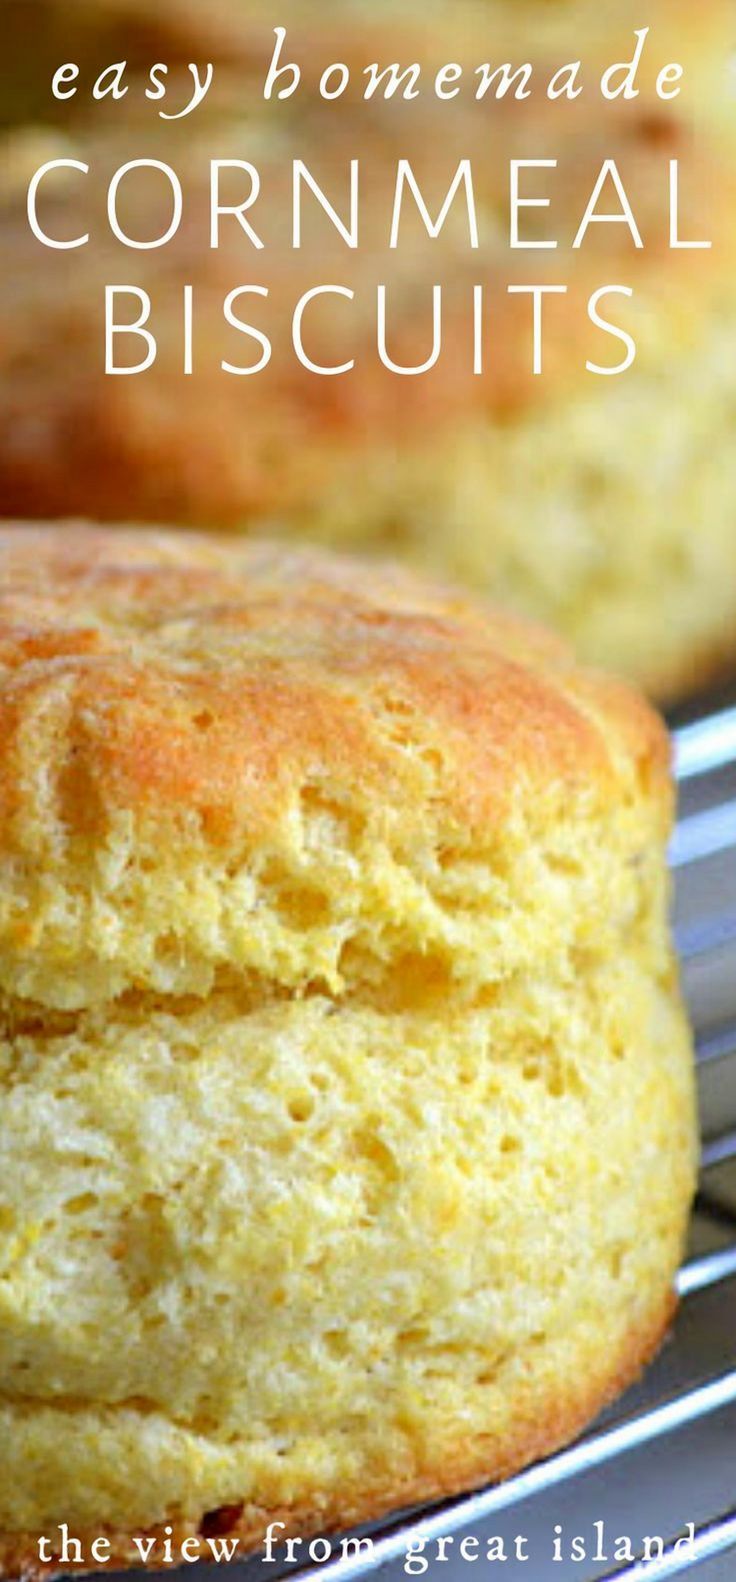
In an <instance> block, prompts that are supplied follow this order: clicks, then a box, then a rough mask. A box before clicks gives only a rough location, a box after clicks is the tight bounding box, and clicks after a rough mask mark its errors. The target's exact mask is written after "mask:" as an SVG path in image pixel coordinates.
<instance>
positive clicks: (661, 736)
mask: <svg viewBox="0 0 736 1582" xmlns="http://www.w3.org/2000/svg"><path fill="white" fill-rule="evenodd" d="M0 589H1V591H0V666H1V668H0V764H1V765H2V768H1V769H0V879H1V881H2V882H1V884H0V993H4V994H6V995H9V996H11V997H13V999H17V1000H21V1001H23V1000H25V1001H29V1000H30V1001H36V1002H38V1003H40V1004H44V1005H47V1006H52V1007H56V1008H57V1009H62V1010H64V1009H76V1008H79V1007H82V1006H86V1005H90V1004H93V1003H97V1002H99V1001H104V1000H106V999H109V998H110V997H111V996H116V995H120V994H125V993H129V992H135V991H137V992H141V991H153V992H156V993H158V994H162V993H166V994H168V993H170V994H180V993H187V994H188V993H197V994H201V993H209V992H211V991H212V989H213V986H216V984H217V983H218V982H219V981H221V980H222V978H223V975H224V977H225V978H226V979H227V978H228V974H232V973H236V974H237V975H238V980H239V981H240V982H241V983H242V982H243V981H245V978H246V977H247V978H248V980H249V981H252V980H253V978H254V977H255V978H259V979H260V978H262V977H263V975H264V974H265V975H266V976H267V977H268V980H269V982H270V983H271V985H272V986H274V985H275V986H277V987H278V989H279V991H289V992H291V991H294V990H299V991H301V990H303V989H304V988H305V987H306V986H309V985H312V986H313V985H314V984H315V983H317V984H318V985H321V986H324V985H327V986H328V987H329V988H330V991H331V992H340V991H341V988H342V987H343V986H344V984H345V982H346V981H347V978H348V977H349V975H350V970H351V969H350V962H351V961H353V963H354V962H355V961H356V960H357V959H358V958H360V960H361V961H363V963H365V960H366V959H367V955H366V953H367V954H368V955H370V954H371V952H375V951H376V950H378V953H379V955H381V953H383V954H382V955H381V959H382V960H387V959H388V958H389V957H392V958H394V957H395V958H396V959H399V958H400V959H402V960H406V959H408V958H409V957H410V956H413V955H414V956H416V955H420V956H421V955H423V954H426V952H427V951H428V950H430V949H434V948H435V946H436V945H437V941H438V940H439V939H440V938H441V939H442V940H443V941H444V945H443V950H444V951H445V957H444V959H445V964H446V965H448V966H449V968H450V969H451V970H455V968H456V967H457V966H458V964H459V963H460V962H461V961H462V960H463V959H464V953H465V952H466V945H467V944H468V940H469V939H470V934H467V931H466V930H465V924H466V923H467V926H468V928H469V929H470V930H471V932H472V930H473V929H474V928H475V923H474V922H473V918H474V917H475V916H476V915H477V917H481V914H482V910H483V908H484V907H485V910H486V912H487V913H488V915H489V916H490V915H491V914H495V913H498V914H499V916H500V915H501V914H502V913H503V910H504V902H503V894H504V893H505V892H504V890H503V886H504V885H506V886H508V885H509V884H510V885H511V886H512V889H513V891H514V893H516V891H517V890H518V888H519V886H521V888H522V889H525V890H526V892H527V893H526V895H522V896H521V901H522V905H526V904H527V901H528V904H529V906H532V904H534V905H536V904H537V903H536V901H534V902H533V896H534V895H535V894H536V891H535V884H536V883H537V880H538V879H539V877H540V876H539V874H537V875H536V878H534V875H533V874H532V872H531V869H530V870H529V872H528V874H527V878H526V880H524V877H523V864H524V863H529V862H530V861H532V860H534V861H536V860H537V858H538V857H540V855H541V854H544V862H545V879H544V886H543V890H544V893H545V894H546V895H547V900H551V901H553V902H554V905H555V906H557V905H558V904H559V906H560V907H562V906H563V903H564V895H563V891H564V890H565V889H566V887H568V886H569V884H570V883H571V882H572V883H574V885H575V887H576V889H577V890H579V891H580V893H581V894H582V892H583V891H586V893H588V896H589V905H590V906H591V907H593V909H594V910H595V908H596V907H598V905H599V901H600V896H598V897H597V898H596V895H595V893H594V892H595V888H596V886H595V883H594V877H595V864H596V863H599V861H602V860H603V855H605V861H606V864H607V867H608V868H609V869H612V871H613V869H615V870H616V871H618V869H619V868H620V869H621V870H623V869H624V868H626V869H627V871H630V872H631V873H633V872H634V870H635V869H636V867H637V864H638V865H639V868H641V864H642V862H645V861H646V860H648V857H649V856H651V855H652V854H654V859H655V860H656V862H657V863H658V864H660V865H661V863H662V848H663V842H664V839H665V837H666V831H667V829H668V827H669V819H670V812H671V795H670V776H669V754H668V746H667V739H666V735H665V732H664V729H663V727H662V726H661V725H660V723H659V721H658V719H657V717H656V716H655V715H654V714H653V713H652V711H651V710H650V709H649V707H648V706H647V705H646V704H645V703H644V702H642V701H641V700H640V699H639V698H638V697H637V696H636V695H635V694H633V693H631V692H630V691H629V690H628V688H626V687H624V686H623V685H622V684H620V683H618V682H614V681H612V680H610V679H604V678H602V677H600V676H596V675H592V674H589V673H586V672H584V671H582V670H580V669H579V668H577V667H576V665H575V664H574V663H573V660H572V658H571V656H570V654H569V652H568V650H567V649H566V647H565V646H564V645H562V644H560V643H558V642H557V641H556V640H555V639H553V638H551V637H547V636H546V635H545V634H543V633H540V632H538V631H537V630H536V629H534V628H533V627H529V626H527V625H526V624H524V623H522V622H520V621H517V620H515V619H514V618H512V617H510V616H507V615H502V614H500V613H498V612H496V611H493V610H491V609H489V608H488V607H487V606H486V605H484V604H483V603H482V602H480V601H476V600H473V599H471V598H469V597H467V596H465V595H460V594H456V593H454V592H452V591H450V590H447V589H444V588H442V587H437V586H434V585H432V584H429V583H425V582H423V581H421V580H417V579H415V578H414V577H413V576H410V575H409V574H407V573H406V572H404V571H403V570H399V569H397V568H393V567H390V566H388V567H378V566H373V565H367V564H363V563H360V562H354V561H351V560H347V559H346V560H342V559H338V558H334V557H331V556H329V555H326V554H322V553H317V552H315V551H311V550H308V549H304V550H300V551H293V550H291V549H289V550H287V549H284V548H282V547H279V546H277V545H275V544H268V543H261V542H253V541H251V542H242V541H230V540H227V541H226V540H219V539H217V538H215V537H209V536H207V537H201V538H200V537H196V536H194V535H185V534H176V533H173V532H129V531H125V530H117V531H104V530H94V529H90V528H85V527H78V526H75V525H70V524H65V525H62V526H59V527H54V528H33V529H20V528H13V527H8V528H6V529H5V531H3V532H2V534H0ZM601 843H603V849H602V847H601ZM588 848H589V849H590V853H591V861H592V864H593V867H590V868H589V866H588V864H587V859H586V851H587V850H588ZM519 863H521V864H522V867H519V866H518V864H519ZM514 865H516V866H514ZM512 869H513V875H516V877H514V876H513V875H512ZM471 870H472V872H471ZM517 870H518V871H517ZM510 875H511V877H510ZM609 878H610V874H609ZM606 883H607V884H608V880H607V881H606ZM468 886H469V889H468ZM499 887H500V888H499ZM466 891H467V893H466ZM541 896H542V890H539V897H541ZM555 897H556V899H555ZM544 904H545V905H546V904H547V902H546V901H545V903H544ZM564 904H565V905H566V903H564ZM627 904H628V903H627ZM632 904H633V903H632ZM458 909H459V910H458ZM614 909H615V905H614ZM568 910H569V908H568ZM591 916H592V914H591ZM463 919H464V921H463ZM605 929H606V924H605V921H602V922H601V938H602V937H603V935H604V934H605ZM476 934H477V931H476V933H474V934H473V943H472V949H471V955H472V956H473V959H474V960H476V965H477V964H478V963H479V962H480V959H481V954H482V952H481V943H482V941H481V940H480V937H479V936H478V937H476ZM522 934H523V931H522ZM522 934H520V935H519V943H520V946H521V945H522V943H523V940H522ZM468 948H470V946H468ZM524 948H526V947H524ZM479 952H481V953H480V954H479ZM483 952H485V955H486V958H487V957H488V950H487V941H486V943H485V944H484V945H483ZM440 954H442V952H440ZM476 958H477V959H476ZM361 970H362V969H361ZM474 970H475V969H474ZM479 970H480V969H479ZM346 975H347V976H346ZM228 981H229V980H228Z"/></svg>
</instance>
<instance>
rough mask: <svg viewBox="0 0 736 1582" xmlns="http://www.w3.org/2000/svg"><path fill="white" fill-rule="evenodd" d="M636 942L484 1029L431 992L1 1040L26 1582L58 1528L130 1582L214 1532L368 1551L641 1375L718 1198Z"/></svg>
mask: <svg viewBox="0 0 736 1582" xmlns="http://www.w3.org/2000/svg"><path fill="white" fill-rule="evenodd" d="M636 940H637V931H636V929H634V934H633V936H632V939H631V941H630V943H629V945H628V946H627V945H626V943H625V942H623V943H622V945H621V949H620V950H619V951H617V952H614V953H613V954H612V955H611V956H610V958H607V959H606V960H604V961H600V960H597V959H595V958H592V960H591V962H590V963H588V964H587V965H586V962H585V960H584V959H582V958H581V959H579V960H577V961H568V963H567V967H566V969H565V970H564V972H563V971H562V970H561V969H560V970H554V971H553V970H552V969H551V968H550V970H549V971H541V972H540V974H539V976H538V977H533V976H530V975H529V974H527V973H525V972H520V973H518V974H516V975H512V976H511V977H510V978H509V979H508V980H507V981H506V982H505V983H504V984H502V985H501V986H498V985H496V986H488V987H487V988H486V989H485V990H484V991H483V992H481V993H480V994H479V995H478V996H476V997H475V998H474V999H473V1001H472V1002H471V1003H468V1004H466V1005H461V1004H459V1003H458V1002H457V998H456V997H455V996H453V995H452V994H447V993H446V992H445V989H446V986H445V985H443V984H442V983H437V982H433V981H432V969H431V963H430V964H427V963H426V962H414V963H412V962H409V961H406V962H404V963H403V968H402V972H401V974H399V978H400V982H397V988H396V996H395V1003H394V1004H389V1005H385V1004H383V1005H379V1004H377V1003H374V1002H373V1000H372V997H371V995H370V993H369V992H368V991H367V990H365V992H363V993H360V992H358V990H357V989H354V991H353V992H352V993H351V994H350V995H349V996H348V997H347V998H346V999H345V1000H343V1001H342V1002H340V1001H336V1000H334V999H331V998H329V997H327V996H326V995H323V994H319V993H313V994H308V995H307V996H306V997H304V998H302V999H295V998H293V997H290V996H279V995H278V994H275V995H274V996H273V997H272V998H271V999H270V1000H268V999H267V998H264V997H261V998H260V999H259V997H258V996H257V995H252V994H250V992H248V993H246V992H245V991H244V990H242V991H241V990H239V989H237V988H235V987H233V986H232V985H224V986H223V987H222V988H219V989H216V990H215V991H214V992H213V993H212V994H211V995H210V996H209V997H208V998H206V999H205V1000H204V1001H200V1002H198V1001H197V1000H196V999H195V998H194V997H191V998H184V999H181V1000H177V999H170V1000H167V999H166V998H165V997H159V998H156V997H154V996H148V995H145V994H144V995H143V996H142V997H141V999H140V1000H138V999H137V998H136V996H135V995H128V996H123V997H122V998H121V999H120V1000H119V1001H116V1002H114V1004H113V1005H110V1004H109V1003H108V1004H107V1005H105V1006H104V1007H103V1008H101V1009H99V1010H95V1009H88V1010H85V1011H83V1012H81V1013H80V1012H75V1013H64V1012H58V1013H54V1012H48V1011H46V1012H42V1011H41V1010H39V1011H38V1015H34V1014H31V1012H30V1011H29V1009H28V1004H27V1002H26V1005H25V1007H24V1009H23V1013H22V1015H21V1014H20V1012H19V1011H18V1008H17V1004H16V1006H15V1008H13V1007H12V1006H11V1007H7V1006H6V1015H7V1018H8V1027H10V1026H11V1025H12V1038H11V1037H10V1036H8V1037H7V1038H6V1041H5V1043H4V1045H3V1046H2V1048H0V1080H1V1082H2V1092H3V1099H2V1104H3V1132H2V1161H1V1163H2V1178H3V1181H4V1182H5V1183H6V1184H7V1183H15V1187H14V1188H13V1186H11V1187H10V1189H9V1190H7V1188H6V1190H5V1207H4V1209H3V1215H4V1221H5V1223H4V1226H3V1229H4V1232H5V1234H4V1236H3V1250H4V1258H5V1262H4V1267H3V1268H2V1270H1V1271H0V1377H2V1380H3V1387H2V1400H1V1403H0V1531H1V1532H2V1537H1V1538H0V1567H2V1568H3V1569H4V1571H5V1574H7V1575H9V1576H14V1575H17V1574H21V1573H25V1574H33V1573H34V1572H36V1571H39V1570H41V1569H43V1568H42V1567H40V1566H39V1564H38V1537H39V1536H40V1535H42V1534H44V1533H45V1534H49V1536H50V1539H51V1544H52V1548H53V1544H54V1539H55V1537H58V1528H57V1526H56V1524H58V1523H61V1522H65V1523H68V1524H69V1526H70V1528H71V1531H72V1532H74V1533H76V1534H78V1535H82V1536H84V1535H87V1537H92V1536H95V1535H97V1534H100V1533H108V1534H110V1535H112V1537H113V1558H114V1559H116V1560H118V1561H120V1562H125V1561H130V1562H131V1563H132V1562H135V1561H136V1559H137V1557H136V1555H135V1553H134V1552H133V1550H132V1547H131V1535H133V1534H136V1533H142V1532H145V1531H149V1530H153V1529H155V1528H156V1527H157V1526H159V1527H160V1526H161V1525H162V1524H164V1523H167V1522H168V1523H171V1524H173V1526H174V1528H175V1531H176V1532H177V1533H178V1534H180V1535H181V1534H186V1533H190V1532H191V1533H197V1532H199V1531H203V1530H204V1531H205V1532H206V1531H207V1530H211V1529H208V1526H207V1522H208V1521H210V1522H211V1520H212V1516H211V1513H213V1512H217V1511H219V1510H220V1509H221V1508H222V1507H227V1508H228V1509H227V1510H226V1511H225V1512H224V1513H223V1517H222V1518H221V1520H224V1526H225V1527H228V1526H229V1527H230V1528H231V1529H232V1530H233V1531H238V1532H240V1533H241V1534H242V1535H243V1538H244V1542H245V1544H246V1546H253V1547H254V1548H255V1547H257V1546H258V1544H259V1543H260V1541H261V1539H262V1537H263V1534H264V1530H265V1528H266V1525H267V1523H268V1522H269V1521H270V1520H272V1519H281V1520H283V1521H284V1522H285V1523H286V1524H287V1531H289V1532H293V1533H298V1532H304V1533H306V1532H312V1531H318V1530H320V1529H322V1530H325V1529H330V1528H340V1527H347V1526H349V1525H351V1524H353V1523H355V1522H356V1521H358V1520H365V1519H369V1518H371V1517H373V1516H376V1515H378V1514H380V1513H381V1512H383V1511H385V1510H387V1509H389V1508H398V1507H400V1506H405V1505H409V1504H411V1503H413V1502H417V1501H420V1500H422V1501H424V1500H430V1499H433V1498H436V1497H439V1496H441V1495H444V1494H447V1493H451V1492H453V1491H456V1490H458V1489H461V1488H463V1487H467V1486H471V1485H479V1484H481V1483H484V1482H487V1481H489V1480H493V1479H497V1478H502V1477H506V1476H508V1475H509V1474H511V1473H513V1472H514V1471H515V1470H517V1469H518V1468H520V1467H521V1466H522V1465H524V1464H525V1463H526V1462H528V1461H530V1460H532V1459H534V1458H537V1457H539V1456H541V1455H543V1454H545V1453H547V1452H549V1451H551V1450H552V1449H554V1448H555V1447H556V1446H558V1445H559V1444H561V1443H562V1442H564V1441H565V1440H567V1439H569V1438H571V1437H573V1436H574V1435H575V1434H576V1433H577V1432H578V1431H579V1430H580V1429H581V1428H582V1426H583V1425H584V1423H585V1422H586V1421H588V1420H589V1419H590V1418H591V1417H592V1416H593V1415H594V1414H595V1413H596V1411H597V1410H598V1408H599V1407H601V1406H602V1405H603V1403H604V1402H606V1401H607V1400H608V1399H609V1398H611V1397H612V1396H613V1395H614V1394H615V1393H616V1392H617V1391H619V1390H620V1389H621V1388H622V1387H624V1386H625V1385H626V1384H627V1383H628V1382H629V1381H631V1380H632V1379H633V1378H634V1377H635V1376H636V1374H637V1373H638V1372H639V1370H640V1369H641V1367H642V1365H643V1364H644V1363H645V1361H646V1360H647V1359H648V1358H649V1357H650V1355H651V1354H652V1353H653V1351H654V1350H655V1349H656V1346H657V1344H658V1343H659V1341H660V1339H661V1337H662V1335H663V1333H664V1330H665V1328H666V1325H667V1323H668V1321H669V1318H670V1316H671V1312H672V1306H673V1297H672V1289H673V1277H674V1273H675V1270H676V1267H677V1264H678V1260H679V1257H680V1254H681V1247H682V1239H683V1233H684V1224H685V1218H686V1213H687V1207H688V1203H689V1199H690V1194H691V1190H692V1178H693V1127H692V1113H693V1106H692V1072H691V1058H690V1047H689V1040H688V1036H687V1032H686V1029H685V1026H684V1022H683V1018H682V1013H681V1008H680V1005H679V1001H678V996H677V990H676V986H675V981H674V975H673V973H672V972H671V971H670V969H669V967H668V965H667V963H666V961H665V960H664V958H663V960H662V961H661V962H660V965H659V968H658V969H657V970H653V963H652V960H651V958H650V959H647V953H646V952H644V953H643V954H642V953H641V952H640V951H639V950H638V948H637V942H636ZM557 968H560V963H559V962H558V963H557ZM14 1192H15V1194H16V1195H15V1200H14ZM208 1513H210V1514H209V1515H208ZM219 1530H223V1529H222V1527H220V1529H219Z"/></svg>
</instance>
